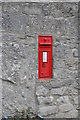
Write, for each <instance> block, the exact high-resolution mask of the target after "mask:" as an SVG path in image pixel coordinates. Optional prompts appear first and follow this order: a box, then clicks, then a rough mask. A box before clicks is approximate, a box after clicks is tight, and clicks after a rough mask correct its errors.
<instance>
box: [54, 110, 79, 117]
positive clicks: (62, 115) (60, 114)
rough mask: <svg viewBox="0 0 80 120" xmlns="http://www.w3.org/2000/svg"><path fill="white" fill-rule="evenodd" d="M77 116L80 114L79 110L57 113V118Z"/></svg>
mask: <svg viewBox="0 0 80 120" xmlns="http://www.w3.org/2000/svg"><path fill="white" fill-rule="evenodd" d="M77 116H78V111H77V110H72V111H70V112H66V113H58V114H57V115H56V118H77Z"/></svg>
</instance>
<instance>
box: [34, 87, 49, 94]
mask: <svg viewBox="0 0 80 120" xmlns="http://www.w3.org/2000/svg"><path fill="white" fill-rule="evenodd" d="M48 92H49V90H48V89H46V88H45V87H44V86H42V85H41V86H39V87H37V88H36V95H37V96H40V95H46V94H47V93H48Z"/></svg>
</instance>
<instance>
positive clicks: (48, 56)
mask: <svg viewBox="0 0 80 120" xmlns="http://www.w3.org/2000/svg"><path fill="white" fill-rule="evenodd" d="M52 44H53V38H52V36H39V37H38V78H39V79H46V78H47V79H49V78H52V46H53V45H52Z"/></svg>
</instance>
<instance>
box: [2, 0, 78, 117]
mask: <svg viewBox="0 0 80 120" xmlns="http://www.w3.org/2000/svg"><path fill="white" fill-rule="evenodd" d="M38 35H52V36H53V78H52V79H51V80H42V81H41V80H38V74H37V72H38V48H37V39H38ZM77 78H78V3H77V2H72V3H71V2H42V3H39V2H32V3H30V2H16V3H15V2H12V3H11V2H9V3H7V2H6V3H5V2H3V3H2V78H1V80H2V84H3V85H2V106H3V110H2V114H3V117H4V116H7V115H10V114H12V113H14V111H15V109H18V110H19V111H21V110H23V109H27V108H28V107H31V108H32V109H34V111H35V112H36V113H37V114H38V115H41V116H42V117H45V118H52V117H53V118H78V109H77V108H78V81H77Z"/></svg>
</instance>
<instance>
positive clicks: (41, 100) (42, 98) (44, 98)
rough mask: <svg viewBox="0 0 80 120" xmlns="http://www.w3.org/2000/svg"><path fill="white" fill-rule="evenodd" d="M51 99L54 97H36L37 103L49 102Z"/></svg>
mask: <svg viewBox="0 0 80 120" xmlns="http://www.w3.org/2000/svg"><path fill="white" fill-rule="evenodd" d="M53 101H54V97H53V96H48V97H43V96H40V97H38V102H39V104H50V103H52V102H53Z"/></svg>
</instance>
